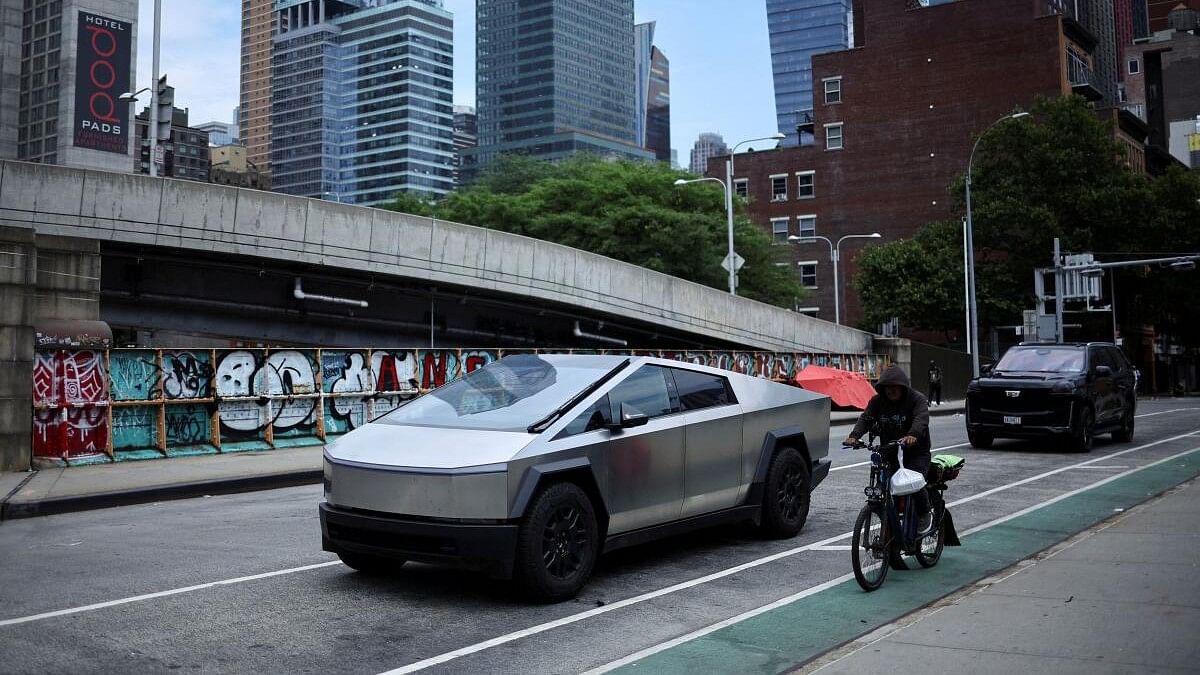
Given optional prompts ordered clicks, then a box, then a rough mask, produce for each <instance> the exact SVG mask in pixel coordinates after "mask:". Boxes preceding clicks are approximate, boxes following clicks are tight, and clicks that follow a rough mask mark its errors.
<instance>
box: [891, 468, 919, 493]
mask: <svg viewBox="0 0 1200 675" xmlns="http://www.w3.org/2000/svg"><path fill="white" fill-rule="evenodd" d="M923 487H925V477H924V476H922V475H921V473H920V472H918V471H913V470H912V469H904V468H901V469H899V470H898V471H896V473H894V474H892V495H893V496H896V497H899V496H901V495H911V494H912V493H914V492H916V491H918V490H920V489H921V488H923Z"/></svg>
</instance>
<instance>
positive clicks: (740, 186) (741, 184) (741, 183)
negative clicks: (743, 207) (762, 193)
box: [733, 178, 750, 199]
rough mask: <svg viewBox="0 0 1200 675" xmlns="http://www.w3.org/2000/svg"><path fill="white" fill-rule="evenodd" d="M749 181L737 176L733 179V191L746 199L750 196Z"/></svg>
mask: <svg viewBox="0 0 1200 675" xmlns="http://www.w3.org/2000/svg"><path fill="white" fill-rule="evenodd" d="M748 183H749V181H747V180H746V179H745V178H738V179H737V180H735V181H733V193H734V194H736V195H737V196H739V197H741V198H742V199H747V198H748V197H749V196H750V188H749V185H748Z"/></svg>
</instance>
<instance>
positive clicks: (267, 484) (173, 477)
mask: <svg viewBox="0 0 1200 675" xmlns="http://www.w3.org/2000/svg"><path fill="white" fill-rule="evenodd" d="M321 450H322V446H320V445H308V446H302V447H297V448H279V449H275V450H264V451H253V452H234V453H228V454H221V455H202V456H196V457H177V458H172V459H162V460H157V459H154V460H144V461H136V462H118V463H115V464H103V465H94V466H77V467H61V468H55V469H43V470H41V471H30V472H22V473H0V520H11V519H14V518H29V517H33V516H44V515H50V514H53V513H66V512H69V511H84V510H88V509H99V508H106V507H109V506H123V505H127V504H142V503H145V502H154V501H161V500H166V499H183V498H186V497H202V496H204V495H211V494H229V493H233V492H247V491H250V490H268V489H272V488H280V487H289V486H292V485H308V484H313V483H318V482H320V481H321Z"/></svg>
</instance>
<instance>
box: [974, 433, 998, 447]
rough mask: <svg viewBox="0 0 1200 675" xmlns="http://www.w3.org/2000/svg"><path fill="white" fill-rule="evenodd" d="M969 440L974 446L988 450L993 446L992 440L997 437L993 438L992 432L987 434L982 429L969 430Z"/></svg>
mask: <svg viewBox="0 0 1200 675" xmlns="http://www.w3.org/2000/svg"><path fill="white" fill-rule="evenodd" d="M967 440H968V441H970V443H971V447H972V448H976V449H978V450H987V449H988V448H990V447H992V441H993V440H995V439H994V438H992V435H991V434H985V433H983V432H981V431H968V432H967Z"/></svg>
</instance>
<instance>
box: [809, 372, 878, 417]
mask: <svg viewBox="0 0 1200 675" xmlns="http://www.w3.org/2000/svg"><path fill="white" fill-rule="evenodd" d="M795 382H796V384H797V385H798V386H800V387H802V388H804V389H807V390H809V391H814V392H816V393H818V394H825V395H826V396H828V397H829V398H831V399H833V402H834V403H836V404H837V405H840V406H847V407H850V408H858V409H859V410H865V409H866V408H867V404H868V403H870V401H871V397H872V396H874V395H875V387H873V386H871V382H870V381H869V380H867V378H865V377H863V376H862V375H859V374H858V373H853V372H850V371H849V370H841V369H838V368H826V367H825V366H809V367H807V368H805V369H804V370H801V371H800V372H799V373H796V380H795Z"/></svg>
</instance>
